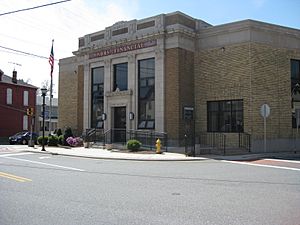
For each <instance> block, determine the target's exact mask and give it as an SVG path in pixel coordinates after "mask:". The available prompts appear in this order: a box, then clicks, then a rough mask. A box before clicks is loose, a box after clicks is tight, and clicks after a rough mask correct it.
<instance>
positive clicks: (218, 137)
mask: <svg viewBox="0 0 300 225" xmlns="http://www.w3.org/2000/svg"><path fill="white" fill-rule="evenodd" d="M199 145H200V149H201V148H212V149H217V150H221V151H223V154H224V155H225V153H226V135H225V134H222V133H206V132H205V133H200V134H199Z"/></svg>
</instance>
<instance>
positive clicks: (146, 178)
mask: <svg viewBox="0 0 300 225" xmlns="http://www.w3.org/2000/svg"><path fill="white" fill-rule="evenodd" d="M281 163H284V162H281ZM253 164H255V163H253V162H238V163H237V162H231V161H221V160H219V161H218V160H203V161H195V162H147V161H121V160H103V159H86V158H77V157H65V156H59V155H44V154H36V153H28V152H27V153H26V152H5V151H2V152H0V192H1V194H0V224H1V225H21V224H22V225H24V224H30V225H35V224H36V225H46V224H47V225H48V224H49V225H50V224H51V225H53V224H61V225H76V224H105V225H108V224H122V225H123V224H138V225H140V224H160V225H161V224H165V225H170V224H176V225H177V224H178V225H182V224H188V225H190V224H191V225H192V224H207V225H212V224H232V225H234V224H237V225H241V224H246V225H247V224H249V225H250V224H251V225H261V224H265V225H274V224H276V225H286V224H289V225H299V224H300V213H299V212H300V171H299V170H293V169H288V168H284V169H283V168H279V167H280V166H274V167H264V166H257V165H253ZM258 164H259V163H258ZM262 164H263V163H262V162H261V163H260V165H262ZM298 164H299V161H298V160H295V161H294V162H290V161H286V164H285V166H284V167H289V168H296V169H297V165H298ZM292 165H294V166H292Z"/></svg>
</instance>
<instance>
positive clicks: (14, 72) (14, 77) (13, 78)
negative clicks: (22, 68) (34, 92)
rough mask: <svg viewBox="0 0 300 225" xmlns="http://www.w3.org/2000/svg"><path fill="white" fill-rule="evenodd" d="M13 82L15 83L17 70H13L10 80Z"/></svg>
mask: <svg viewBox="0 0 300 225" xmlns="http://www.w3.org/2000/svg"><path fill="white" fill-rule="evenodd" d="M11 81H12V82H13V83H15V84H16V83H17V71H15V70H14V71H13V77H12V80H11Z"/></svg>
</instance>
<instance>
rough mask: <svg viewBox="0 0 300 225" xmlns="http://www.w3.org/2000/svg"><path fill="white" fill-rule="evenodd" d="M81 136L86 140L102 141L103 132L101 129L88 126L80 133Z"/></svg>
mask: <svg viewBox="0 0 300 225" xmlns="http://www.w3.org/2000/svg"><path fill="white" fill-rule="evenodd" d="M82 138H83V139H84V141H86V142H103V139H104V132H103V129H96V128H90V129H86V130H85V132H83V134H82Z"/></svg>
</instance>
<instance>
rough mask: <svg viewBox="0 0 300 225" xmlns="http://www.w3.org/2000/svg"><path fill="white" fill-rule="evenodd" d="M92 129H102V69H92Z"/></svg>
mask: <svg viewBox="0 0 300 225" xmlns="http://www.w3.org/2000/svg"><path fill="white" fill-rule="evenodd" d="M91 94H92V99H91V100H92V104H91V105H92V112H91V113H92V117H91V127H92V128H99V129H101V128H103V120H102V113H103V112H104V67H97V68H93V69H92V93H91Z"/></svg>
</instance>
